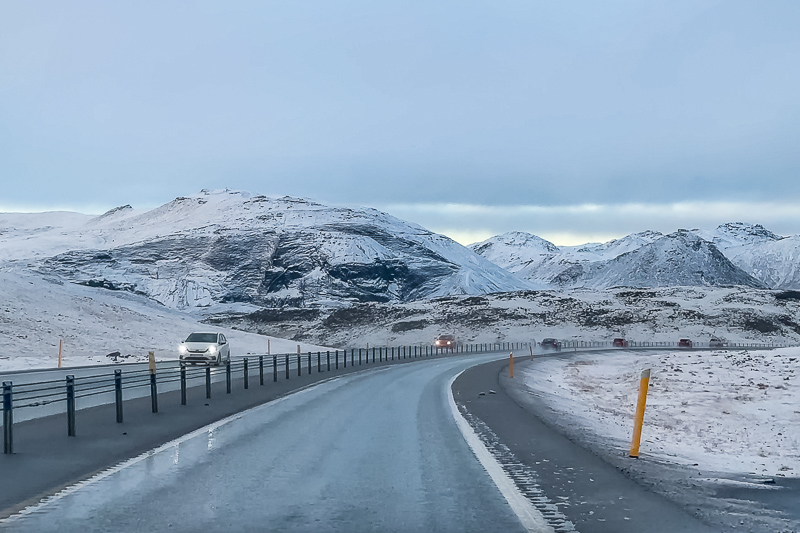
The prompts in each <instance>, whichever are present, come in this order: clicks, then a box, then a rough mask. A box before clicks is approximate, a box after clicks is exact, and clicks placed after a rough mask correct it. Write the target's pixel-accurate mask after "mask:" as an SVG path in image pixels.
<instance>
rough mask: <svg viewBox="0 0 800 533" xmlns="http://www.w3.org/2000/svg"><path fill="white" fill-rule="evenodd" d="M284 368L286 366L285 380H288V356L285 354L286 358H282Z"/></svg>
mask: <svg viewBox="0 0 800 533" xmlns="http://www.w3.org/2000/svg"><path fill="white" fill-rule="evenodd" d="M283 363H284V366H286V369H285V370H286V379H289V354H288V353H287V354H286V356H285V357H284V358H283Z"/></svg>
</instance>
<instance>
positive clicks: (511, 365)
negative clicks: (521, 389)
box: [508, 352, 514, 378]
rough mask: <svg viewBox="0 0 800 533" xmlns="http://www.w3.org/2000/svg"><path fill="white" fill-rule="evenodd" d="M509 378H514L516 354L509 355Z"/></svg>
mask: <svg viewBox="0 0 800 533" xmlns="http://www.w3.org/2000/svg"><path fill="white" fill-rule="evenodd" d="M508 377H510V378H513V377H514V352H511V353H510V354H508Z"/></svg>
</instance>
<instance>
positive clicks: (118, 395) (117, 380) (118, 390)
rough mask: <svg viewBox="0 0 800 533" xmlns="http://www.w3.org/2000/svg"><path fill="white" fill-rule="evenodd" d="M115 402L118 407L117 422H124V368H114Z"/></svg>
mask: <svg viewBox="0 0 800 533" xmlns="http://www.w3.org/2000/svg"><path fill="white" fill-rule="evenodd" d="M114 403H115V404H116V407H117V424H122V370H119V369H117V370H114Z"/></svg>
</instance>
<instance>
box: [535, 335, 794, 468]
mask: <svg viewBox="0 0 800 533" xmlns="http://www.w3.org/2000/svg"><path fill="white" fill-rule="evenodd" d="M646 368H650V369H651V371H652V372H651V380H650V391H649V394H648V398H647V410H646V412H645V419H644V429H643V433H642V445H641V450H640V454H641V458H642V459H647V458H648V457H650V458H651V459H655V460H660V461H664V462H669V463H677V464H682V465H685V466H690V467H691V466H697V465H702V466H701V467H702V469H703V470H705V471H714V472H718V473H722V474H725V473H730V474H751V475H759V476H767V477H774V476H785V477H797V476H800V348H776V349H773V350H757V351H748V350H715V351H681V352H677V351H676V352H669V353H663V354H655V353H647V352H643V351H635V350H630V351H629V350H620V351H618V352H604V353H596V352H595V353H575V354H563V355H562V356H560V357H552V358H545V359H540V360H537V361H536V362H535V363H534V364H531V365H520V374H521V377H522V378H523V380H524V383H525V387H526V388H527V391H528V392H529V393H531V394H533V395H535V396H536V397H538V398H539V399H540V400H541V401H542V402H544V403H545V404H546V405H548V406H549V407H550V408H551V409H553V410H554V411H555V412H556V413H557V415H558V417H559V418H560V419H561V422H562V423H563V424H564V425H572V426H574V427H575V428H580V431H582V432H586V433H587V436H589V437H590V438H591V440H593V441H595V442H605V443H607V445H608V446H611V447H612V448H614V449H615V450H616V451H618V452H619V454H626V453H627V451H628V448H629V444H630V438H631V434H632V430H633V413H634V410H635V404H636V399H637V395H638V387H639V378H640V374H641V371H642V370H644V369H646Z"/></svg>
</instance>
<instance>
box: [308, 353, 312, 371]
mask: <svg viewBox="0 0 800 533" xmlns="http://www.w3.org/2000/svg"><path fill="white" fill-rule="evenodd" d="M308 375H309V376H310V375H311V352H308Z"/></svg>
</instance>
